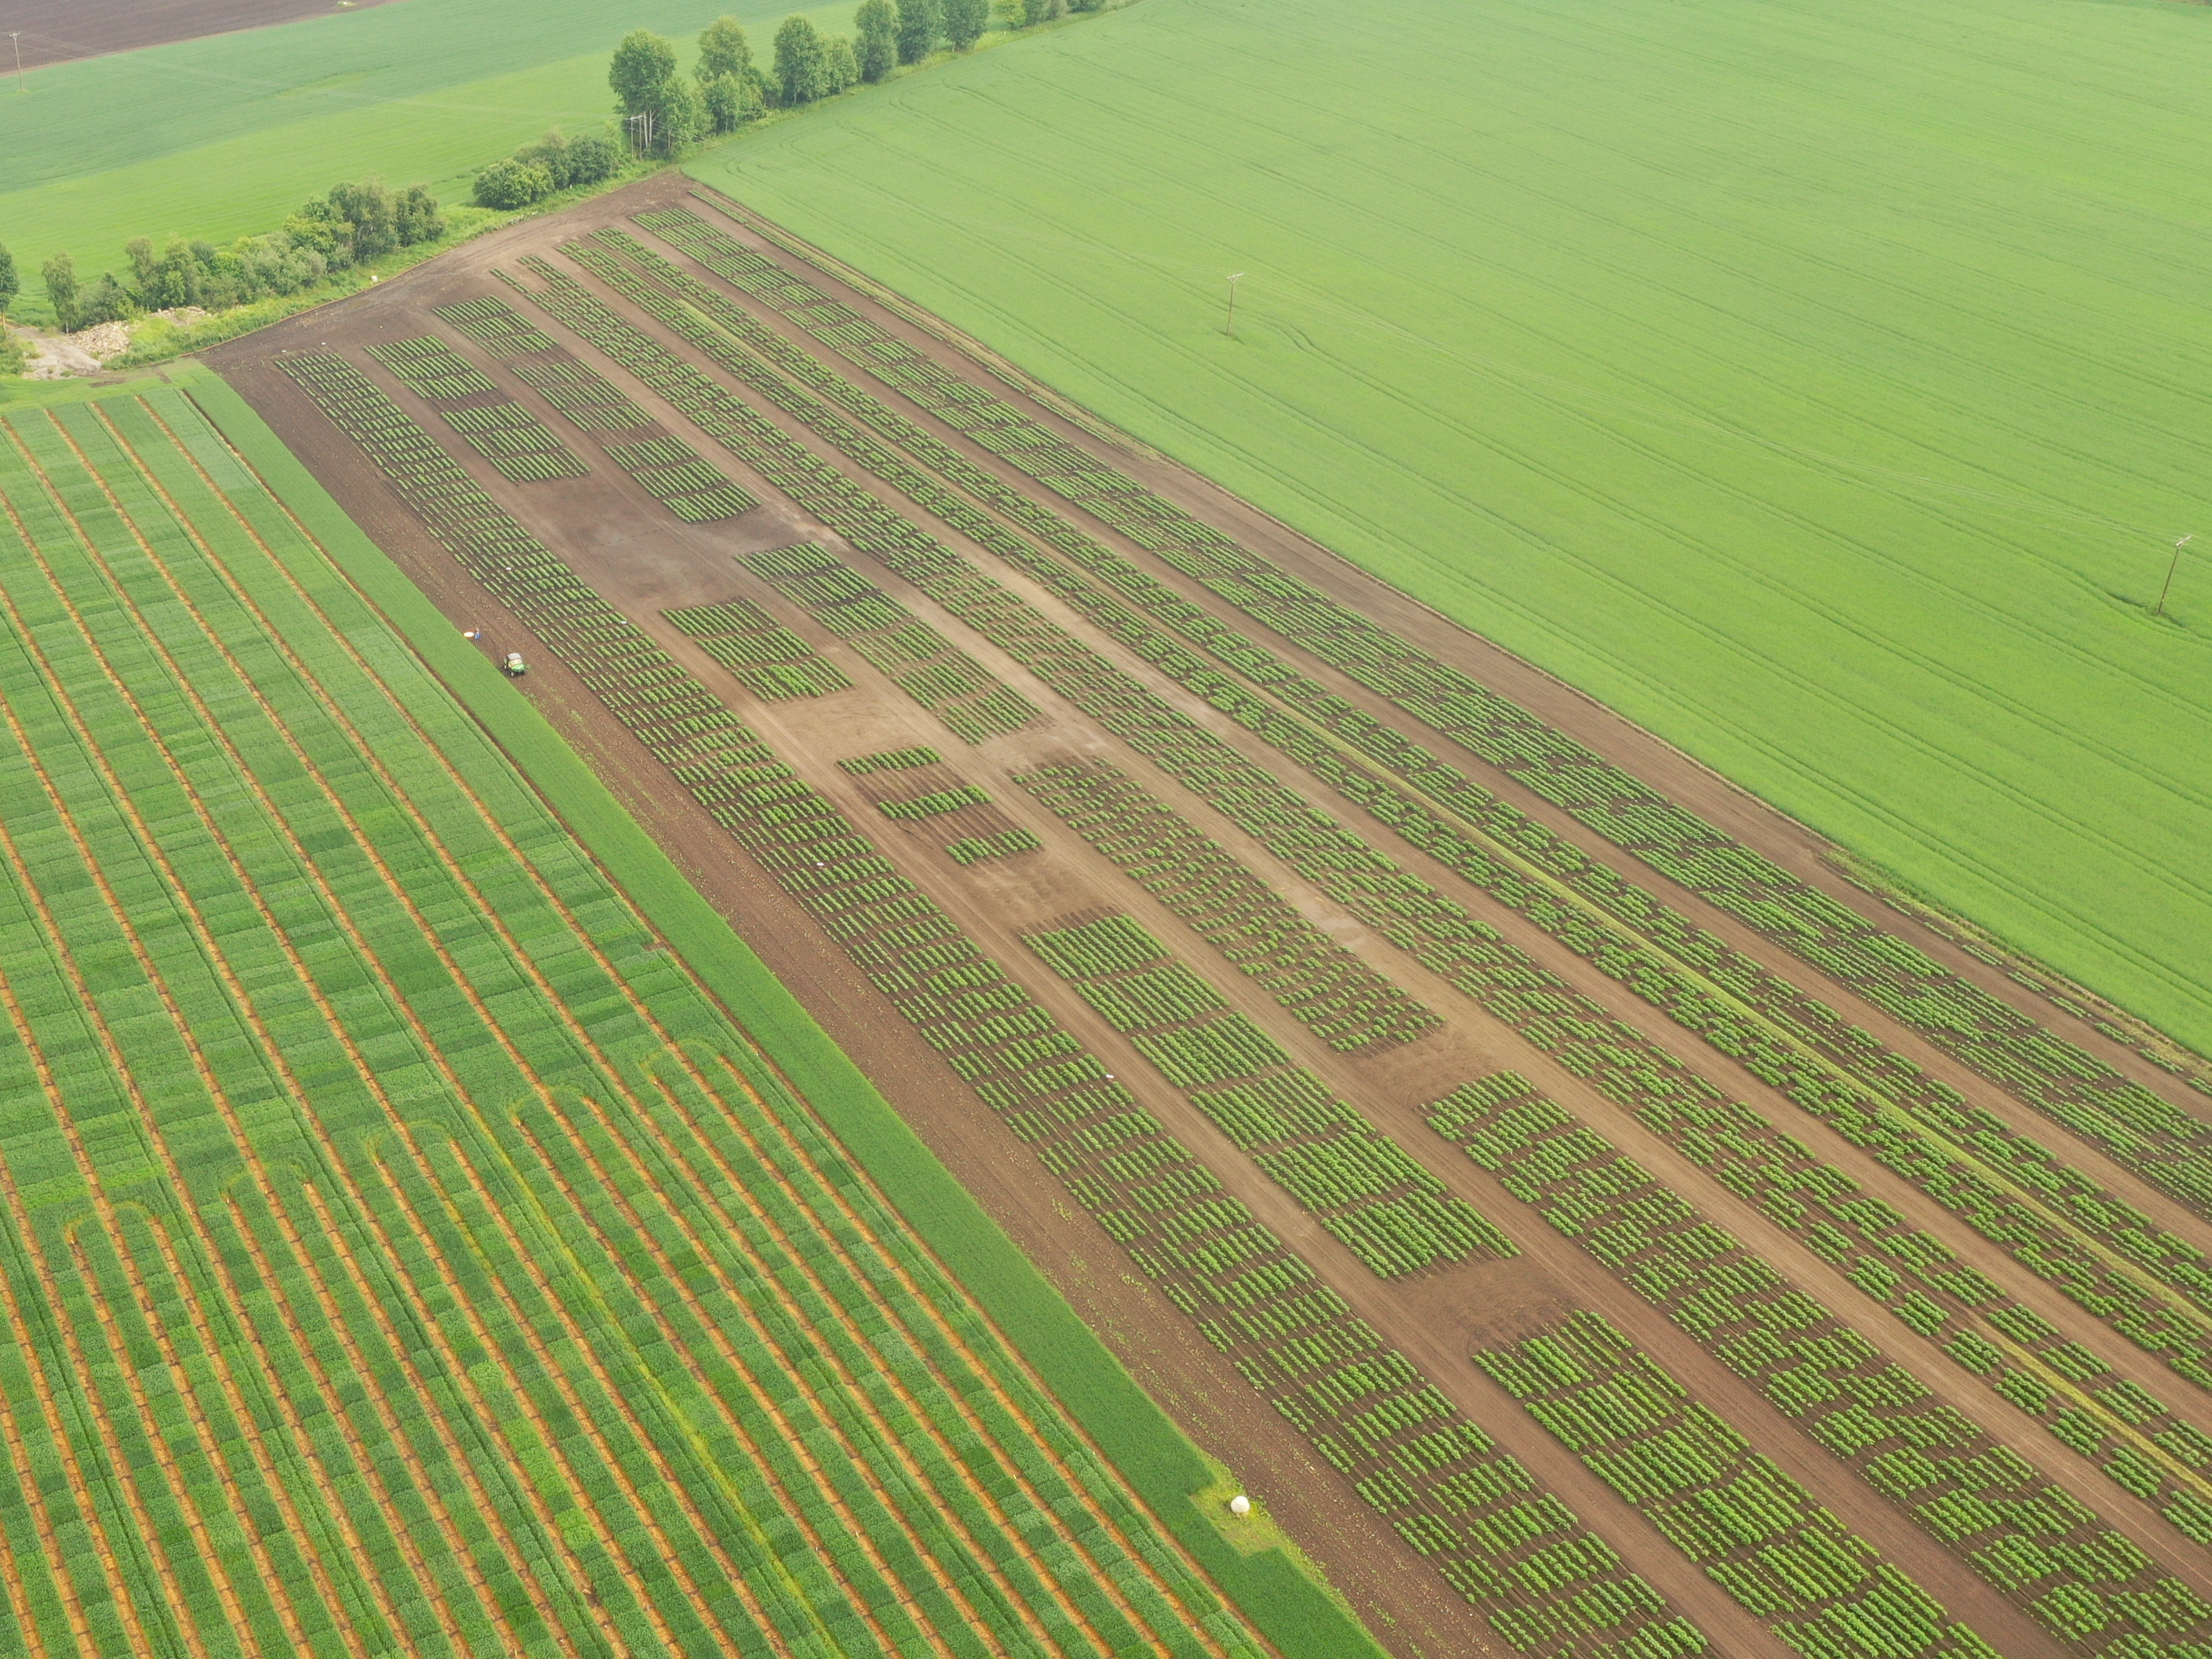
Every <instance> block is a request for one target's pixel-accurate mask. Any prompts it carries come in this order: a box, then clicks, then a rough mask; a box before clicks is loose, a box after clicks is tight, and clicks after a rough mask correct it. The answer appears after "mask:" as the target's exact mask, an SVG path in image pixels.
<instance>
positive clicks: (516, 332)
mask: <svg viewBox="0 0 2212 1659" xmlns="http://www.w3.org/2000/svg"><path fill="white" fill-rule="evenodd" d="M436 310H437V314H438V315H439V316H440V317H442V318H444V319H445V320H446V321H447V322H449V323H451V324H452V325H453V326H454V327H455V328H457V329H459V330H460V331H461V332H462V333H464V334H465V335H467V336H468V337H470V338H471V339H472V340H474V341H475V342H476V343H477V344H479V345H481V346H482V347H483V349H485V350H487V351H489V352H490V353H491V355H492V356H495V357H517V356H527V355H529V354H531V353H533V352H540V351H550V350H551V349H553V340H552V338H551V337H550V336H549V335H547V334H546V333H545V332H544V331H542V330H540V329H538V328H536V327H534V326H533V325H532V324H531V323H530V322H529V321H528V320H527V319H525V318H524V317H523V316H522V315H521V314H520V313H518V312H517V311H516V310H515V308H514V307H513V306H511V305H509V304H507V301H504V300H502V299H501V298H500V297H499V296H498V295H495V294H486V295H482V296H480V297H479V298H477V299H474V300H465V301H461V302H460V303H459V305H450V306H440V307H437V308H436Z"/></svg>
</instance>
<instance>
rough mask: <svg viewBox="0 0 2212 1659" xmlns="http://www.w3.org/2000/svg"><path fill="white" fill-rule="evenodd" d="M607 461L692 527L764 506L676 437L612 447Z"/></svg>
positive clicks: (611, 445) (644, 440)
mask: <svg viewBox="0 0 2212 1659" xmlns="http://www.w3.org/2000/svg"><path fill="white" fill-rule="evenodd" d="M607 459H609V460H611V461H612V462H613V463H614V464H615V465H617V466H618V467H620V468H622V470H623V471H625V472H627V473H629V475H630V476H631V477H634V478H635V479H636V480H637V481H638V482H639V483H641V484H643V485H644V486H645V487H646V489H647V490H648V491H650V492H651V493H652V494H653V495H654V496H655V497H656V498H657V499H659V500H660V501H665V502H667V503H668V507H669V510H670V511H671V512H672V513H675V514H676V516H677V517H678V518H679V519H681V520H684V522H685V523H686V524H707V523H710V522H712V521H713V520H716V519H734V518H735V517H737V516H738V513H750V512H751V511H752V510H753V508H755V507H758V506H759V505H760V503H759V502H758V501H756V500H755V499H754V498H753V497H752V496H751V495H748V494H746V492H745V491H744V490H742V489H738V486H737V485H736V484H734V483H731V482H730V480H729V479H727V478H726V477H723V476H722V475H721V474H720V472H717V471H715V470H714V468H713V467H711V466H709V465H707V463H706V462H704V461H702V460H701V459H699V456H698V453H697V452H696V451H695V450H693V449H692V448H690V447H689V446H688V445H685V444H682V443H679V442H678V441H676V440H675V439H673V438H669V437H659V438H647V439H643V440H641V441H638V442H636V443H627V444H609V445H608V446H607Z"/></svg>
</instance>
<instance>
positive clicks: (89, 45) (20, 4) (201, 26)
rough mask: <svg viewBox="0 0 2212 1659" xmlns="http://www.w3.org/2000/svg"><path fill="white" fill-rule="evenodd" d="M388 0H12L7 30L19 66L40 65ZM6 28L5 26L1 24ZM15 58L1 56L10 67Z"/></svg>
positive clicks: (2, 66)
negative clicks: (18, 52)
mask: <svg viewBox="0 0 2212 1659" xmlns="http://www.w3.org/2000/svg"><path fill="white" fill-rule="evenodd" d="M387 3H390V0H353V3H351V4H350V5H343V6H342V5H339V4H337V0H128V3H122V0H104V3H103V0H17V3H16V4H15V5H12V6H9V7H8V8H7V9H6V11H5V13H4V14H3V15H5V17H6V20H7V22H6V30H8V31H13V30H21V33H22V46H23V68H24V70H25V71H26V72H28V71H30V70H37V69H43V68H45V67H46V65H47V64H65V63H69V62H70V61H71V60H73V59H75V58H99V57H102V56H104V55H105V54H106V53H108V52H135V51H137V49H138V48H139V47H141V46H163V45H166V44H167V42H169V41H172V40H198V39H199V38H200V37H201V36H202V35H204V34H230V33H235V32H236V31H237V30H240V29H260V28H268V27H270V26H271V25H273V24H276V23H295V22H297V21H299V20H300V19H301V18H302V17H320V16H322V15H324V14H325V13H326V12H334V11H361V10H365V9H367V8H368V7H370V6H377V5H384V4H387ZM0 32H5V31H0ZM14 71H15V58H13V57H12V56H10V57H9V58H6V59H4V60H0V73H5V74H9V75H12V74H13V73H14Z"/></svg>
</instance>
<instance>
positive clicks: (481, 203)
mask: <svg viewBox="0 0 2212 1659" xmlns="http://www.w3.org/2000/svg"><path fill="white" fill-rule="evenodd" d="M552 193H553V175H552V174H551V173H548V172H547V171H546V170H545V169H544V167H543V166H541V165H539V164H538V162H535V161H516V160H514V159H513V157H512V156H510V157H508V158H507V160H506V161H494V162H493V163H492V164H491V165H490V166H489V167H486V168H485V169H484V170H483V172H482V173H478V174H477V181H476V190H475V197H476V204H477V206H478V207H488V208H500V209H512V208H526V207H528V206H529V205H530V204H532V202H542V201H544V199H545V198H546V197H549V196H550V195H551V194H552Z"/></svg>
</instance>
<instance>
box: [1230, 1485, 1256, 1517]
mask: <svg viewBox="0 0 2212 1659" xmlns="http://www.w3.org/2000/svg"><path fill="white" fill-rule="evenodd" d="M1229 1512H1230V1514H1231V1515H1233V1516H1236V1517H1237V1519H1238V1520H1239V1521H1242V1520H1243V1518H1244V1517H1245V1516H1248V1515H1249V1514H1251V1513H1252V1500H1251V1499H1250V1498H1247V1497H1246V1496H1245V1495H1244V1494H1243V1492H1238V1493H1237V1496H1236V1497H1234V1498H1231V1499H1230V1500H1229Z"/></svg>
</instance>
